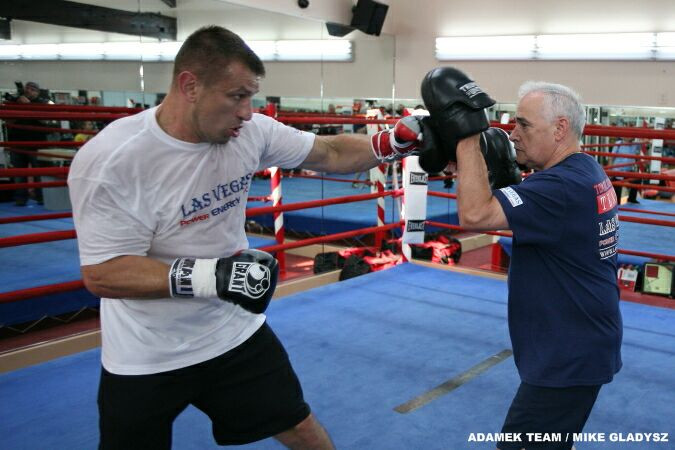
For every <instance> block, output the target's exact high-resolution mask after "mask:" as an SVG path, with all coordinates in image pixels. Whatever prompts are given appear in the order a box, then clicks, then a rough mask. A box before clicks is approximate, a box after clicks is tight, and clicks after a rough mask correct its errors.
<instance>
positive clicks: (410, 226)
mask: <svg viewBox="0 0 675 450" xmlns="http://www.w3.org/2000/svg"><path fill="white" fill-rule="evenodd" d="M424 222H425V221H424V220H409V221H408V223H407V224H406V227H405V230H406V231H408V232H413V231H424Z"/></svg>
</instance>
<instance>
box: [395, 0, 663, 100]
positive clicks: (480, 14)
mask: <svg viewBox="0 0 675 450" xmlns="http://www.w3.org/2000/svg"><path fill="white" fill-rule="evenodd" d="M391 3H392V5H391V7H390V10H389V14H390V15H388V17H387V21H391V22H390V23H389V25H390V29H392V30H393V32H394V33H396V92H397V94H398V95H400V96H401V97H411V96H419V82H420V80H421V79H422V78H423V77H424V74H425V73H426V72H427V71H428V70H429V69H431V68H433V67H436V66H439V65H455V66H457V67H459V68H461V69H462V70H465V71H467V72H469V73H471V75H472V76H473V77H475V79H476V81H478V82H479V84H481V85H482V86H483V88H484V89H485V90H486V91H488V92H490V94H491V95H492V96H493V97H495V98H496V99H498V100H499V101H502V102H515V100H516V95H517V92H516V91H517V88H518V86H519V85H520V84H521V83H522V82H524V81H526V80H529V79H540V80H547V81H556V82H560V83H567V84H569V85H571V86H572V87H574V88H575V89H576V90H578V91H579V93H580V94H581V95H582V97H583V98H584V101H585V102H587V103H593V104H604V105H642V106H669V107H672V106H675V82H674V81H675V62H672V61H669V62H652V61H640V62H620V61H611V62H579V61H555V62H553V61H522V62H513V61H490V62H474V61H454V62H451V61H444V62H439V61H437V60H436V59H435V57H434V45H435V41H434V39H435V37H437V36H477V35H490V36H499V35H508V34H556V33H593V32H640V31H675V1H672V0H639V1H635V0H601V1H594V2H589V1H586V0H566V1H565V2H557V3H555V5H552V2H545V1H540V0H517V1H511V2H503V1H494V0H453V1H452V2H450V1H444V0H424V2H423V4H424V7H423V8H422V7H420V5H421V4H422V1H407V0H395V1H393V2H391Z"/></svg>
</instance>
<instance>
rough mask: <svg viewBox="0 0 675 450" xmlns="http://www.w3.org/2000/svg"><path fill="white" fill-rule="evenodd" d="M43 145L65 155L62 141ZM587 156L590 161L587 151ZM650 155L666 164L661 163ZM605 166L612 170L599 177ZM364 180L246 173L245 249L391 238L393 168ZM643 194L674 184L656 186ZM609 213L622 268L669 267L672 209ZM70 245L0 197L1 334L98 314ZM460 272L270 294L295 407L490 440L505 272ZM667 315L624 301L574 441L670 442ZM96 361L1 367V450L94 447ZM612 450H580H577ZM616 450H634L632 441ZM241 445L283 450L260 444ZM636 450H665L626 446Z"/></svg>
mask: <svg viewBox="0 0 675 450" xmlns="http://www.w3.org/2000/svg"><path fill="white" fill-rule="evenodd" d="M135 112H137V111H130V110H125V109H111V110H106V109H105V108H102V109H101V108H97V109H96V110H87V109H83V107H69V108H65V109H62V110H55V109H54V108H49V107H45V106H42V108H40V109H39V110H34V111H31V110H26V109H25V108H23V109H22V108H13V109H12V108H10V109H4V107H0V119H2V118H5V119H6V118H17V117H29V116H30V117H34V118H51V119H54V118H61V119H73V120H91V119H92V118H96V120H101V121H106V120H113V119H114V118H118V117H123V116H125V115H128V114H133V113H135ZM267 112H268V113H269V114H270V115H275V116H277V117H278V118H279V119H280V120H281V121H284V122H287V123H294V124H303V123H305V124H306V123H325V124H334V123H338V124H341V123H344V124H353V123H365V124H367V126H373V125H374V126H379V125H387V124H392V123H393V122H395V119H385V120H370V119H364V118H344V117H323V118H322V117H304V116H299V115H292V114H288V115H287V116H283V115H281V114H279V115H277V113H276V112H275V111H269V110H268V111H267ZM494 125H496V126H502V127H505V128H508V125H498V124H494ZM610 128H611V127H600V128H598V127H594V126H589V127H587V131H588V132H589V133H591V134H595V135H608V136H609V135H612V134H611V133H614V132H616V133H619V134H616V135H620V136H623V135H624V133H628V134H627V135H630V133H635V134H640V135H641V136H643V137H644V136H647V137H649V136H651V137H653V136H654V135H655V133H656V135H659V132H657V131H655V130H641V129H637V130H636V129H626V130H628V131H626V130H618V131H617V130H611V129H610ZM54 130H61V131H62V132H63V129H54ZM602 133H605V134H602ZM661 133H664V132H661ZM672 134H673V132H670V131H668V132H666V134H665V136H668V137H670V138H672V136H671V135H672ZM65 144H68V143H65ZM0 145H5V146H7V145H11V146H12V148H14V149H15V150H17V149H18V151H21V150H22V149H25V148H28V147H33V148H35V147H40V148H42V147H49V146H55V144H54V143H45V142H33V143H30V142H24V143H19V144H17V143H7V142H3V143H0ZM57 145H58V146H59V147H69V145H64V143H63V142H59V143H58V144H57ZM70 147H75V145H74V144H73V145H70ZM595 147H598V146H595ZM600 147H601V146H600ZM600 149H601V148H600ZM587 150H588V151H589V153H590V154H596V155H598V156H602V155H603V152H602V151H593V150H592V149H590V148H589V149H587ZM610 155H611V153H610ZM622 156H625V155H622ZM636 159H645V160H649V159H650V157H649V156H638V157H636ZM660 160H662V161H664V162H668V163H671V164H672V163H673V162H674V161H671V160H675V158H660ZM13 170H14V172H12V171H13ZM26 170H27V172H21V173H22V174H26V175H31V174H32V175H47V174H49V175H50V176H53V177H55V178H56V181H49V182H40V183H35V182H28V183H24V184H23V185H22V186H24V187H40V186H42V187H45V188H59V187H61V188H63V187H64V186H65V175H66V174H67V168H47V169H26ZM607 170H608V173H610V172H609V171H611V170H612V167H608V168H607ZM17 174H18V172H16V171H15V169H0V175H4V176H16V175H17ZM643 175H647V174H643ZM265 176H266V175H265ZM443 178H444V177H434V178H432V179H431V180H430V181H429V197H428V198H427V231H431V230H434V229H451V230H455V231H461V229H460V227H458V225H457V223H458V220H457V211H456V203H455V200H454V199H455V190H454V188H451V189H448V188H445V187H444V185H443ZM445 178H447V177H445ZM649 178H652V179H655V180H659V179H660V180H667V182H669V183H671V182H673V177H672V176H667V175H666V176H665V178H664V177H662V176H660V175H656V174H649ZM371 184H373V183H372V182H370V181H366V180H361V179H356V176H355V175H354V174H349V175H335V174H321V175H307V174H300V175H299V176H298V175H294V176H292V177H284V178H283V180H282V179H281V178H280V176H279V172H278V171H277V172H273V173H272V174H271V176H270V179H269V180H267V179H255V180H254V181H253V182H252V184H251V189H250V192H249V204H248V209H247V215H248V216H249V217H248V218H249V220H253V221H255V222H256V223H257V224H260V225H262V226H264V227H267V228H269V229H273V232H274V237H269V236H253V235H249V244H250V246H251V247H254V248H262V249H266V250H268V251H272V252H276V255H277V257H278V258H279V259H280V260H282V259H283V255H284V254H288V253H289V252H290V250H291V249H294V248H300V247H306V246H308V245H314V244H319V245H327V244H331V243H334V242H336V241H338V240H341V239H345V238H357V239H369V238H370V235H372V234H373V233H390V235H391V236H392V237H394V238H396V237H397V236H400V227H401V219H402V217H401V216H400V211H399V205H398V204H397V203H398V201H399V200H398V199H399V198H400V197H401V196H402V190H401V189H399V186H398V185H399V184H401V183H400V181H399V179H398V178H397V176H396V175H394V176H393V177H392V179H391V183H387V181H386V180H385V182H384V184H382V183H380V186H379V189H373V191H372V192H371V191H370V189H369V188H368V189H365V190H362V189H358V188H359V187H360V186H362V185H363V186H370V185H371ZM617 184H621V185H627V186H628V187H630V185H631V183H628V182H617ZM12 186H13V187H17V186H16V185H12V184H6V185H4V186H0V188H3V189H7V188H10V187H12ZM645 187H646V186H641V188H645ZM648 187H649V188H654V187H655V186H652V185H649V186H648ZM655 188H656V189H657V190H661V191H662V192H673V191H675V188H672V187H670V186H668V185H666V186H662V187H661V186H656V187H655ZM282 194H283V202H282V201H281V199H282ZM270 205H271V206H270ZM385 211H386V213H385ZM620 216H621V239H620V247H619V248H620V250H619V252H620V255H619V261H620V262H622V261H623V262H624V263H627V262H629V261H630V263H636V262H643V261H644V260H646V259H650V258H656V259H660V260H663V261H671V262H672V261H675V240H674V239H672V235H673V234H672V230H671V228H672V226H673V225H675V219H674V218H673V216H675V204H673V203H665V202H657V201H648V200H643V201H642V204H641V205H639V206H630V207H627V206H622V207H621V209H620ZM380 219H382V220H380ZM382 221H383V222H384V223H381V222H382ZM284 229H286V230H292V231H293V232H294V233H298V234H309V235H311V236H312V237H310V238H309V239H303V240H300V241H297V242H291V241H288V240H285V238H284ZM489 234H492V235H495V237H494V238H493V241H492V242H494V243H493V244H492V245H493V249H492V255H493V261H492V265H493V266H496V265H497V263H498V261H495V260H494V258H495V257H496V256H495V255H497V253H498V252H496V251H495V248H496V247H499V248H500V251H505V252H506V253H508V248H509V239H510V238H509V237H508V233H501V232H495V233H489ZM75 237H76V236H75V233H74V230H73V222H72V217H71V215H70V212H69V211H68V210H63V211H49V210H46V209H45V208H44V206H41V205H36V204H30V205H29V206H28V207H27V208H26V207H15V206H13V205H7V204H3V203H0V248H2V250H1V251H2V252H3V253H2V254H3V256H4V258H5V260H6V261H12V262H13V263H12V266H11V267H9V268H8V269H7V270H6V272H5V276H4V277H3V281H5V283H3V289H2V291H1V292H0V327H1V326H6V325H13V324H16V323H23V322H27V321H33V320H40V318H41V317H44V316H49V315H59V314H64V313H65V314H71V313H72V314H77V313H78V312H79V311H82V310H83V309H89V308H95V307H96V306H97V304H98V299H97V298H95V297H94V296H92V295H91V294H89V293H88V292H87V291H86V290H85V289H84V288H83V285H82V282H81V280H80V278H81V277H80V271H79V260H78V256H77V243H76V241H75V239H74V238H75ZM380 239H382V236H380ZM376 242H377V239H376ZM502 249H503V250H502ZM282 264H283V263H282ZM466 272H467V271H466V270H464V269H462V268H455V269H454V270H452V271H450V270H444V269H441V268H438V267H432V265H430V264H419V263H409V264H400V265H397V266H395V267H393V268H391V269H388V270H381V271H377V272H374V273H372V274H368V275H364V276H360V277H357V278H354V279H350V280H346V281H343V282H340V283H333V284H328V285H325V286H321V287H317V288H314V289H310V290H306V291H303V292H299V293H294V294H292V295H286V292H287V291H286V290H285V286H284V284H285V283H282V284H281V286H280V287H279V288H278V290H277V291H278V292H281V293H280V295H286V296H285V297H284V300H283V301H279V302H272V304H271V306H270V309H269V310H268V321H269V323H270V324H271V325H272V327H273V328H274V329H275V331H276V332H277V333H278V334H279V336H280V338H281V339H282V341H283V342H284V344H285V346H286V348H287V350H288V352H289V354H290V356H291V359H292V361H293V364H294V366H295V368H296V371H297V372H298V375H299V377H300V379H301V381H302V383H303V387H304V389H305V394H306V398H307V399H308V402H309V403H310V404H311V405H312V407H313V409H314V411H315V412H316V413H317V415H318V417H319V418H320V420H321V421H322V422H323V423H324V425H326V427H327V429H328V430H329V432H330V433H331V435H332V437H333V439H334V441H335V443H336V445H337V447H338V448H349V449H361V448H363V449H392V448H406V449H407V448H424V449H436V448H438V449H448V448H452V449H455V448H457V449H462V448H484V447H485V446H486V445H487V444H485V443H474V442H469V441H468V439H469V433H495V432H498V431H499V430H500V428H501V421H502V419H503V416H504V414H505V412H506V410H507V408H508V405H509V403H510V401H511V399H512V397H513V394H514V393H515V389H516V388H517V385H518V376H517V373H516V371H515V367H514V366H513V360H512V358H511V357H510V350H509V339H508V331H507V324H506V284H505V281H504V276H503V275H499V274H487V273H486V272H484V271H469V272H470V273H466ZM327 275H328V278H327V279H330V280H331V281H335V280H336V279H337V278H336V276H335V275H334V274H333V275H331V274H330V273H329V274H327ZM322 283H323V282H322ZM303 289H304V288H303ZM319 299H320V300H319ZM665 301H666V302H667V300H665ZM671 301H672V300H671ZM673 303H675V301H674V302H673ZM669 306H670V309H669V308H655V307H651V306H646V305H642V304H636V303H628V302H621V308H622V310H623V314H624V322H625V335H624V347H623V354H624V368H623V369H622V371H621V372H620V373H619V374H618V375H617V377H616V380H615V382H614V383H612V384H610V385H608V386H607V387H606V388H604V389H603V391H602V392H601V395H600V398H599V400H598V404H597V406H596V408H595V409H594V412H593V414H592V415H591V419H590V420H589V423H588V424H587V426H586V431H589V432H598V433H611V432H624V433H628V432H669V433H670V435H671V439H672V438H675V429H673V425H672V424H671V422H672V420H669V416H672V413H671V412H670V411H671V410H672V404H675V381H674V380H675V379H674V378H673V377H672V373H674V371H675V352H674V351H673V350H672V349H673V348H675V345H674V344H675V333H673V331H672V330H673V329H675V327H674V325H675V309H674V308H673V306H672V305H669ZM91 347H94V345H90V346H89V348H91ZM1 356H2V351H0V357H1ZM52 357H53V356H52ZM1 361H2V359H1V358H0V363H1ZM99 368H100V350H99V349H96V348H94V349H92V350H87V351H83V352H78V353H75V354H72V355H70V356H64V357H60V358H57V359H53V360H52V361H49V362H43V363H41V364H36V365H33V366H32V367H27V368H22V369H17V370H13V371H10V372H7V373H2V372H5V371H4V370H0V398H2V399H3V401H2V402H0V432H2V435H3V444H2V447H3V448H5V446H6V447H7V448H12V449H14V448H26V449H28V448H36V447H37V448H93V447H95V446H96V443H97V442H98V435H97V433H98V432H97V430H98V428H97V410H96V403H95V401H96V387H97V385H98V374H99ZM0 369H1V368H0ZM64 393H67V394H65V395H64ZM629 423H630V428H629ZM210 436H211V434H210V425H209V423H208V420H207V418H206V417H205V416H203V415H202V414H201V413H200V412H199V411H197V410H195V409H188V410H187V411H186V412H185V413H183V414H182V415H181V416H179V418H178V420H177V421H176V424H175V426H174V442H175V443H176V444H174V445H175V448H200V449H202V448H216V447H215V444H213V442H212V439H211V437H210ZM616 445H617V444H616V443H615V442H607V443H606V444H600V443H584V444H583V448H584V449H585V448H611V447H612V446H614V447H615V446H616ZM621 445H622V448H623V447H626V448H631V444H630V443H623V444H621ZM492 447H493V446H492V445H490V448H492ZM246 448H261V449H262V448H281V447H280V445H279V444H278V443H276V442H275V441H273V440H266V441H263V442H260V443H256V444H252V445H250V446H246ZM635 448H665V447H664V446H663V444H658V443H653V444H645V443H640V446H639V447H635Z"/></svg>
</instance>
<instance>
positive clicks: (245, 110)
mask: <svg viewBox="0 0 675 450" xmlns="http://www.w3.org/2000/svg"><path fill="white" fill-rule="evenodd" d="M237 113H238V116H239V118H240V119H241V120H251V118H252V117H253V104H252V103H251V100H247V101H245V102H243V104H242V105H241V106H240V107H239V110H238V111H237Z"/></svg>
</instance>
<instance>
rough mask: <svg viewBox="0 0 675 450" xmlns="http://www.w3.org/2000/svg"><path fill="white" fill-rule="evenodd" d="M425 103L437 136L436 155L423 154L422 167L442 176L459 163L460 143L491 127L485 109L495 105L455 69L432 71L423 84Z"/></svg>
mask: <svg viewBox="0 0 675 450" xmlns="http://www.w3.org/2000/svg"><path fill="white" fill-rule="evenodd" d="M421 90H422V99H423V100H424V105H425V106H426V108H427V110H428V111H429V125H430V126H431V128H432V129H433V131H434V132H435V133H436V134H437V136H438V142H437V145H436V147H435V151H430V152H428V153H427V154H420V166H422V168H423V169H424V170H426V171H427V172H430V173H434V172H440V171H441V170H443V168H444V167H445V166H446V165H447V164H448V162H449V161H456V155H455V149H456V145H457V142H458V141H459V140H460V139H462V138H465V137H467V136H472V135H474V134H478V133H480V132H481V131H485V130H487V129H488V128H489V127H490V122H489V121H488V118H487V114H486V112H485V108H488V107H490V106H492V105H494V104H495V101H494V100H493V99H491V98H490V97H489V96H488V95H487V94H486V93H485V92H483V91H482V90H481V88H480V87H478V85H477V84H476V83H475V82H474V81H473V80H471V79H470V78H469V77H467V76H466V75H465V74H464V73H463V72H462V71H460V70H457V69H455V68H453V67H439V68H436V69H433V70H432V71H430V72H429V73H427V75H426V76H425V77H424V80H423V81H422V86H421Z"/></svg>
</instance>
